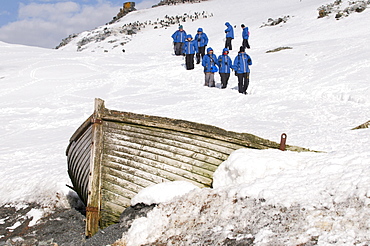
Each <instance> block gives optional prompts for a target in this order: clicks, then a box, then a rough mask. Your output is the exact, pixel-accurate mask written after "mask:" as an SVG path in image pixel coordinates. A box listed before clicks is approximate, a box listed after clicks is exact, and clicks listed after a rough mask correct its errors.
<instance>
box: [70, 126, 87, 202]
mask: <svg viewBox="0 0 370 246" xmlns="http://www.w3.org/2000/svg"><path fill="white" fill-rule="evenodd" d="M90 147H91V127H88V128H87V129H86V132H84V133H83V134H81V135H80V138H79V139H75V141H74V142H72V143H71V144H70V148H69V151H68V160H67V161H68V174H69V176H70V178H71V181H72V184H73V187H74V190H75V191H76V192H77V194H78V195H79V196H80V197H81V199H82V201H83V202H84V203H85V204H86V202H87V197H88V194H87V192H88V191H87V186H88V185H87V184H88V174H89V173H88V172H89V169H90V150H91V148H90Z"/></svg>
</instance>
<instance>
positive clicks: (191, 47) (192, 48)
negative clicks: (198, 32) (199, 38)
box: [182, 34, 198, 55]
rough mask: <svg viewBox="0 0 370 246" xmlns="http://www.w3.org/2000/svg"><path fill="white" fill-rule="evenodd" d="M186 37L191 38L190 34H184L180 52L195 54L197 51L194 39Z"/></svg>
mask: <svg viewBox="0 0 370 246" xmlns="http://www.w3.org/2000/svg"><path fill="white" fill-rule="evenodd" d="M188 38H191V39H192V38H193V37H192V36H191V35H190V34H189V35H187V36H186V41H185V44H184V46H183V47H182V53H183V54H186V55H190V54H195V53H197V52H198V46H197V43H196V42H195V40H191V41H189V40H188Z"/></svg>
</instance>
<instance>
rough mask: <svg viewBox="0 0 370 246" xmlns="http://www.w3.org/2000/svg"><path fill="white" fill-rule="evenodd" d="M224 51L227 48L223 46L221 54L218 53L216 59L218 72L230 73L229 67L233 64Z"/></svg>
mask: <svg viewBox="0 0 370 246" xmlns="http://www.w3.org/2000/svg"><path fill="white" fill-rule="evenodd" d="M226 51H229V49H228V48H224V50H223V51H222V55H220V56H219V57H218V59H217V66H218V67H219V72H220V73H230V68H232V66H233V62H232V61H231V59H230V57H229V55H224V53H225V52H226Z"/></svg>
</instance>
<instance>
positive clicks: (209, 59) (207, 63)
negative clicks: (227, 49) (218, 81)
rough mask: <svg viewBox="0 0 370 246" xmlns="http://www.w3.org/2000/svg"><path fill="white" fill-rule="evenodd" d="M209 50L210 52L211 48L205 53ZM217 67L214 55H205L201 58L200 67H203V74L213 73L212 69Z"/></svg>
mask: <svg viewBox="0 0 370 246" xmlns="http://www.w3.org/2000/svg"><path fill="white" fill-rule="evenodd" d="M209 50H212V49H211V48H208V49H207V53H208V52H209ZM215 65H217V57H216V55H215V54H212V55H211V54H206V55H204V56H203V60H202V66H203V67H204V72H205V73H210V72H213V71H212V67H213V66H215Z"/></svg>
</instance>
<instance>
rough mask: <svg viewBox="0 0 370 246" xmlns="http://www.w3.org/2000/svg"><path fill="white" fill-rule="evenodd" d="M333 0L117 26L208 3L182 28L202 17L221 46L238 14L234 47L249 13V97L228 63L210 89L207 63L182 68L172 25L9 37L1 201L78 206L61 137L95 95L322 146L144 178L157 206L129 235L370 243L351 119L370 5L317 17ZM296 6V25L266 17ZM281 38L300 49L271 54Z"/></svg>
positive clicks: (361, 152) (369, 214)
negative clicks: (92, 35)
mask: <svg viewBox="0 0 370 246" xmlns="http://www.w3.org/2000/svg"><path fill="white" fill-rule="evenodd" d="M330 2H331V1H321V0H311V1H305V0H303V1H298V0H282V1H279V2H276V1H272V0H267V1H263V2H258V4H256V2H253V1H239V0H229V1H227V8H226V6H225V1H221V0H209V1H205V2H202V3H199V4H185V5H176V6H163V7H157V8H154V9H145V10H140V11H137V12H132V13H130V14H128V15H127V16H126V17H125V18H123V19H122V20H121V21H120V22H117V23H115V24H113V25H112V26H111V27H112V28H113V27H119V26H122V25H123V24H124V23H130V22H134V21H146V20H155V19H156V18H163V17H164V16H165V15H166V14H168V15H171V16H175V15H181V14H183V13H194V12H202V11H207V12H208V13H209V14H210V13H212V14H213V17H210V18H205V19H199V20H197V21H194V22H186V23H183V25H184V29H185V30H186V31H187V32H189V33H191V34H195V32H196V30H197V28H198V27H203V29H204V31H205V32H206V33H207V35H208V37H209V38H210V44H209V46H211V47H212V48H213V49H214V50H215V54H216V55H220V52H221V50H222V48H223V44H224V33H223V31H224V29H225V26H224V23H225V22H226V21H228V22H230V23H231V24H232V25H237V27H236V28H235V39H234V40H233V46H234V49H233V50H232V51H231V53H230V56H231V58H232V59H233V58H234V57H235V56H236V54H237V51H238V50H239V49H238V47H239V45H240V44H241V29H240V24H241V23H244V24H246V26H248V27H249V29H250V33H251V37H250V45H251V49H250V50H247V53H248V54H249V55H250V56H251V58H252V60H253V65H252V66H251V67H250V68H251V82H250V86H249V88H248V93H249V94H248V95H246V96H245V95H241V94H239V93H238V92H237V80H236V77H235V76H233V75H232V76H231V78H230V81H229V85H228V87H227V89H225V90H221V89H219V87H220V79H219V76H218V75H216V76H215V78H216V84H217V87H218V88H207V87H204V86H203V83H204V74H203V73H202V67H200V66H199V65H197V66H196V68H195V69H194V70H192V71H186V70H185V68H184V60H183V58H182V57H176V56H173V55H172V53H173V50H172V40H171V38H170V36H171V34H172V33H173V32H174V31H175V30H176V26H171V27H169V28H167V29H162V28H159V29H154V28H153V27H146V28H145V29H143V30H142V31H141V32H139V33H138V34H136V35H133V36H132V37H130V40H131V41H130V42H129V43H127V44H125V45H124V46H123V47H124V49H125V50H126V52H125V53H122V50H121V49H119V48H113V45H112V43H109V42H108V41H109V39H108V40H106V41H105V42H101V43H93V44H91V45H90V46H89V47H87V48H86V49H85V50H83V51H82V52H76V41H73V42H71V43H70V44H69V45H67V46H66V47H64V48H63V49H61V50H49V49H42V48H35V47H27V46H21V45H13V44H7V43H3V42H0V53H1V57H2V59H1V60H0V85H1V90H0V103H1V107H0V117H1V119H2V124H1V125H0V136H1V142H0V170H1V171H0V179H1V183H0V184H1V185H0V204H1V205H4V204H22V203H28V202H37V203H39V204H42V205H43V206H44V207H45V208H47V207H49V208H50V207H55V206H61V207H68V206H69V203H68V199H67V197H66V196H67V195H68V194H70V193H71V190H70V189H69V188H68V187H67V186H66V184H68V185H71V183H70V180H69V178H68V174H67V165H66V156H65V149H66V147H67V145H68V142H69V138H70V136H71V135H72V134H73V132H74V131H75V130H76V129H77V127H78V126H79V125H80V124H81V123H82V122H83V121H84V120H85V119H86V118H87V117H88V116H89V115H90V114H91V113H92V111H93V101H94V98H97V97H99V98H102V99H104V100H105V103H106V106H107V108H110V109H117V110H122V111H129V112H135V113H142V114H150V115H158V116H165V117H171V118H176V119H184V120H190V121H195V122H199V123H205V124H211V125H215V126H218V127H221V128H224V129H227V130H231V131H237V132H247V133H252V134H255V135H257V136H260V137H263V138H267V139H270V140H272V141H276V142H278V141H279V140H280V135H281V134H282V133H286V134H287V144H289V145H297V146H301V147H305V148H310V149H312V150H315V151H319V152H307V153H295V152H281V151H278V150H252V149H241V150H237V151H235V152H234V153H232V155H230V157H229V159H228V160H227V161H225V162H224V163H223V164H222V165H221V166H220V167H219V169H218V170H217V171H216V173H215V174H214V188H213V189H193V188H194V187H190V186H189V184H183V185H181V184H179V183H175V184H171V183H168V184H167V183H166V184H160V185H158V186H159V187H156V186H154V187H150V188H148V189H147V190H143V191H142V192H140V193H139V194H138V196H137V197H135V198H134V199H133V203H139V202H144V203H153V202H154V203H160V205H159V206H158V207H156V208H155V209H153V211H152V212H150V213H149V214H148V216H147V217H146V218H140V219H137V220H135V221H134V223H133V225H132V227H131V229H130V230H129V231H128V232H127V233H125V235H123V239H122V240H123V241H126V242H127V245H140V244H146V243H153V242H157V243H158V245H160V243H159V242H163V243H165V242H166V243H167V242H168V243H170V242H174V243H175V244H176V243H178V242H183V243H185V244H187V245H223V244H226V242H244V244H247V242H251V241H253V242H254V244H255V245H298V244H303V243H309V242H311V243H317V245H334V244H336V245H354V244H357V245H365V244H366V243H367V244H368V243H369V242H370V236H369V235H368V231H369V227H370V225H369V223H368V221H370V169H369V165H370V151H369V148H368V146H369V136H370V135H369V129H362V130H351V129H352V128H354V127H356V126H358V125H360V124H362V123H364V122H366V121H368V120H369V115H370V105H369V104H370V97H369V95H370V86H369V83H368V82H369V81H368V74H369V72H370V58H369V57H370V46H369V45H368V42H369V36H368V34H367V30H368V26H369V24H370V23H369V19H370V18H369V17H370V16H369V15H370V12H369V9H366V10H365V11H364V12H362V13H352V14H351V15H349V16H348V17H345V18H342V19H340V20H336V19H335V18H334V16H332V15H330V16H329V17H325V18H321V19H317V16H318V11H317V8H318V7H320V6H321V5H322V4H325V3H330ZM286 15H289V16H290V17H291V18H290V19H289V20H288V21H287V22H286V23H283V24H280V25H278V26H273V27H263V28H260V26H261V25H262V24H263V23H265V22H266V21H267V20H268V18H278V17H282V16H286ZM104 28H105V26H102V27H99V28H98V29H104ZM88 33H89V32H86V33H84V34H81V35H88ZM278 47H291V48H292V49H287V50H282V51H279V52H275V53H266V51H268V50H272V49H275V48H278ZM104 50H107V51H108V52H104ZM72 195H73V194H72ZM34 212H35V211H34ZM40 216H42V215H41V212H39V213H36V212H35V218H39V217H40ZM0 222H1V221H0ZM34 222H36V221H34ZM227 240H228V241H227Z"/></svg>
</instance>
